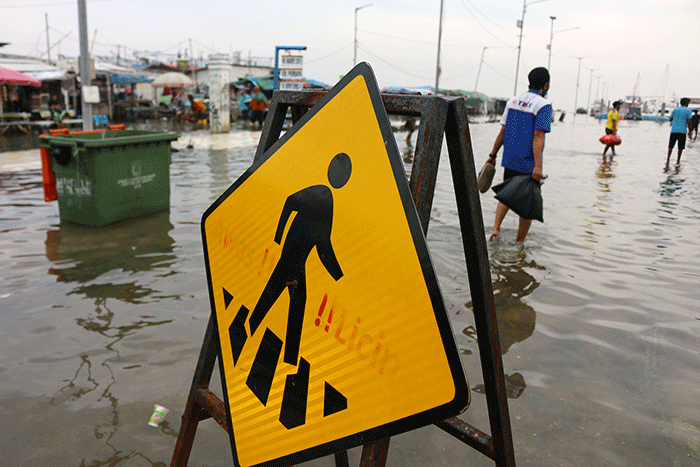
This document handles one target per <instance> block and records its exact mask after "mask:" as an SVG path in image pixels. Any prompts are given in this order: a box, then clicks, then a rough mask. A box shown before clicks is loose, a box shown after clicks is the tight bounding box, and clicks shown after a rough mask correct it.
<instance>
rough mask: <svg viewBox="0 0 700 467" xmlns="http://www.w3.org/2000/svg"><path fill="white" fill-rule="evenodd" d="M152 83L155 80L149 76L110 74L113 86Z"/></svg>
mask: <svg viewBox="0 0 700 467" xmlns="http://www.w3.org/2000/svg"><path fill="white" fill-rule="evenodd" d="M151 81H153V78H150V77H148V76H140V75H116V74H113V73H110V74H109V82H110V83H112V84H134V83H150V82H151Z"/></svg>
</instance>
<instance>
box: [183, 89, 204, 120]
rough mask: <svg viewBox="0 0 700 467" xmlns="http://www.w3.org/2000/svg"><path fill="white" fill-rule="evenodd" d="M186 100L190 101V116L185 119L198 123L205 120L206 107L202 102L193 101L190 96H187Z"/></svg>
mask: <svg viewBox="0 0 700 467" xmlns="http://www.w3.org/2000/svg"><path fill="white" fill-rule="evenodd" d="M187 98H188V99H189V100H190V112H191V114H192V115H190V116H189V117H187V119H188V120H189V121H191V122H193V121H195V120H197V121H199V120H202V119H204V118H206V113H207V106H206V105H204V102H202V101H200V100H195V99H194V96H193V95H192V94H190V95H189V96H187Z"/></svg>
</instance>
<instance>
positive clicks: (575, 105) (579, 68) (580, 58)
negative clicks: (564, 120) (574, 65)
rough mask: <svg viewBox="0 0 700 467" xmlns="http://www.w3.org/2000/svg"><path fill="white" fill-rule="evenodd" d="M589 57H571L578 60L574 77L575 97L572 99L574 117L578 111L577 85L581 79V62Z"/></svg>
mask: <svg viewBox="0 0 700 467" xmlns="http://www.w3.org/2000/svg"><path fill="white" fill-rule="evenodd" d="M589 57H590V56H586V57H571V58H575V59H576V60H578V74H577V75H576V97H575V98H574V115H576V111H577V110H578V85H579V79H580V77H581V60H583V59H584V58H589Z"/></svg>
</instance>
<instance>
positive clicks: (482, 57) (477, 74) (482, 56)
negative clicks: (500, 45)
mask: <svg viewBox="0 0 700 467" xmlns="http://www.w3.org/2000/svg"><path fill="white" fill-rule="evenodd" d="M486 49H488V47H484V50H482V51H481V61H480V62H479V71H477V72H476V83H474V92H476V86H477V85H478V84H479V75H480V74H481V65H483V64H484V54H485V53H486Z"/></svg>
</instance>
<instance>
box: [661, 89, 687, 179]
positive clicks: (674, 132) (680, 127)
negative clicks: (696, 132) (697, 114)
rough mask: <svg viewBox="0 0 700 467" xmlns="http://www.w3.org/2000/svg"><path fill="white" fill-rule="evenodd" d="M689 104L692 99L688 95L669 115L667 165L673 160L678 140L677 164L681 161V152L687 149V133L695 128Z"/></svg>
mask: <svg viewBox="0 0 700 467" xmlns="http://www.w3.org/2000/svg"><path fill="white" fill-rule="evenodd" d="M688 104H690V99H688V98H687V97H684V98H683V99H681V105H680V107H676V108H675V109H673V112H671V116H670V117H669V118H670V119H671V136H670V137H669V139H668V156H667V157H666V165H668V162H669V161H670V160H671V153H672V152H673V147H674V146H675V145H676V142H678V159H677V160H676V164H680V163H681V154H683V150H684V149H685V139H686V138H685V137H686V134H687V133H688V132H689V131H692V128H693V126H692V125H693V124H692V118H693V112H691V111H690V109H689V108H688Z"/></svg>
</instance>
